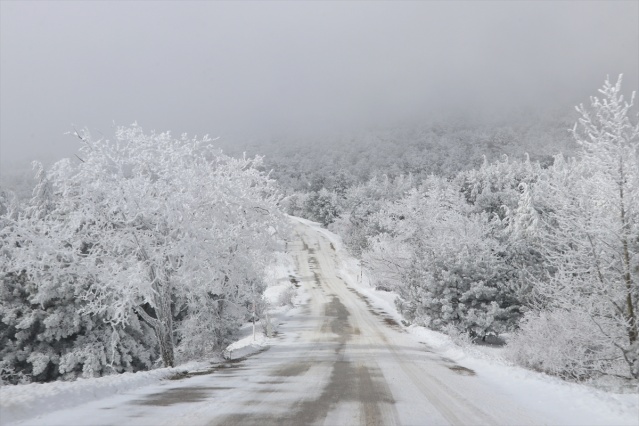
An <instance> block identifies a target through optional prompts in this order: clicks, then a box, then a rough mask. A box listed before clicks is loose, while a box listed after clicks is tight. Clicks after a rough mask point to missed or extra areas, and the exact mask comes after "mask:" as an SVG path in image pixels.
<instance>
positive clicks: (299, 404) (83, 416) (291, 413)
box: [21, 223, 554, 426]
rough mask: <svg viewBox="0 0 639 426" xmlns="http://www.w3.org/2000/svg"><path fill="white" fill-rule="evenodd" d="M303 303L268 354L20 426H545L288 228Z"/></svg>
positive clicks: (328, 250) (308, 231) (329, 253)
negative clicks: (439, 350) (401, 322)
mask: <svg viewBox="0 0 639 426" xmlns="http://www.w3.org/2000/svg"><path fill="white" fill-rule="evenodd" d="M296 233H297V236H298V239H297V240H296V241H295V242H293V243H289V251H290V252H292V253H293V255H294V257H295V260H296V267H297V272H298V274H299V277H301V280H300V281H301V282H300V285H301V286H302V287H304V289H305V291H304V293H305V294H308V295H309V296H310V298H309V300H308V302H307V303H305V304H304V305H303V306H302V309H300V311H299V313H298V314H297V315H294V316H291V317H290V318H289V320H288V321H287V323H286V324H283V325H282V326H281V328H280V334H279V338H278V342H277V344H275V345H273V346H272V347H271V348H270V349H269V350H268V351H266V352H263V353H261V354H259V355H256V356H254V357H251V358H248V359H245V360H240V361H237V362H233V363H229V364H228V365H226V366H225V368H219V369H217V370H215V371H214V372H213V373H211V374H205V375H197V376H193V377H190V378H185V379H182V380H175V381H164V382H162V384H161V385H157V386H153V387H147V388H142V389H139V390H137V391H134V392H129V393H127V394H123V395H117V396H114V397H110V398H106V399H102V400H98V401H95V402H92V403H89V404H85V405H83V406H80V407H77V408H74V409H68V410H60V411H58V412H56V413H51V415H49V416H43V417H39V418H34V419H31V420H29V421H25V422H23V423H21V424H33V425H36V424H37V425H46V424H64V425H89V424H91V425H115V424H117V425H189V426H191V425H304V424H326V425H357V424H364V425H392V424H420V425H439V424H442V425H443V424H455V425H457V424H470V425H478V424H491V425H493V424H509V425H510V424H517V425H524V424H552V423H554V422H553V421H552V419H548V418H544V417H543V416H542V414H541V413H531V412H529V411H528V410H527V409H526V408H525V407H522V406H519V405H518V403H517V402H516V401H514V400H513V399H511V398H510V397H509V396H508V395H506V394H505V393H504V392H503V391H502V392H500V391H499V390H495V389H494V388H491V387H490V386H489V385H487V384H486V383H487V382H486V381H484V380H481V377H480V376H478V375H476V374H475V372H474V371H473V370H471V369H469V368H466V367H464V366H463V365H458V364H456V363H454V362H453V361H452V360H449V359H446V358H443V357H441V356H439V355H437V354H436V353H434V352H433V351H431V350H430V349H429V347H428V346H427V345H425V344H423V343H419V342H417V341H416V340H415V338H414V337H411V336H410V335H409V334H407V333H405V332H404V331H403V329H402V327H400V326H398V324H397V323H396V322H395V320H393V319H392V318H391V317H390V316H389V315H387V314H386V313H385V312H383V311H381V310H380V309H379V308H375V307H374V306H373V305H372V304H371V303H370V301H369V300H368V299H366V298H365V297H364V296H362V295H360V294H359V293H357V292H356V291H355V290H354V289H353V288H352V287H350V286H349V285H347V283H346V282H345V279H344V278H342V277H340V273H339V269H340V267H339V266H340V265H339V262H340V261H341V260H340V259H339V258H338V256H337V254H336V253H337V252H336V251H335V249H334V246H333V244H332V243H331V242H330V241H329V240H328V239H327V238H326V237H325V236H323V235H322V234H321V233H319V232H318V231H317V230H316V229H315V228H313V227H310V226H308V225H305V224H302V223H300V224H298V225H296Z"/></svg>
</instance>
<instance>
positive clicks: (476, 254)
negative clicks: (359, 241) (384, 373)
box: [364, 177, 520, 338]
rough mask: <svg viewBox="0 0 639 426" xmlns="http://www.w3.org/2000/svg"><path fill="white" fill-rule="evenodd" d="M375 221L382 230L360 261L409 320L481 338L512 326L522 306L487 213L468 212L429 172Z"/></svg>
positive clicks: (453, 192) (451, 188) (456, 195)
mask: <svg viewBox="0 0 639 426" xmlns="http://www.w3.org/2000/svg"><path fill="white" fill-rule="evenodd" d="M376 219H377V222H378V223H379V224H380V228H381V229H383V230H384V231H383V232H381V233H380V234H378V235H376V236H375V237H371V245H370V248H369V250H368V251H366V252H365V253H364V261H365V263H366V264H367V265H368V267H369V268H370V269H372V270H373V271H374V273H373V274H371V275H372V276H373V277H375V280H374V284H375V285H376V286H378V287H387V288H390V289H393V290H395V291H397V292H398V294H399V296H400V298H399V299H398V300H397V304H398V308H399V310H400V312H402V313H403V315H404V316H405V317H406V318H407V319H408V320H410V321H413V322H416V323H420V324H424V325H426V326H429V327H431V328H433V329H436V330H442V329H444V328H446V326H448V325H453V326H455V327H457V328H458V329H459V330H462V331H463V332H467V333H469V334H470V335H471V336H477V337H482V338H484V337H485V336H487V335H491V334H497V333H502V332H505V331H507V330H510V329H512V328H513V327H514V326H515V325H516V323H517V320H518V319H519V305H520V303H519V302H518V300H517V298H516V294H515V292H514V291H513V289H512V288H511V286H510V281H509V278H510V275H509V274H508V268H507V265H506V264H505V263H504V262H503V261H502V260H501V257H502V256H501V254H502V253H503V251H504V248H503V247H502V246H501V244H500V242H499V241H498V240H497V239H496V238H494V237H493V236H492V234H493V232H494V225H493V224H492V221H491V218H490V216H489V215H488V214H487V213H485V212H480V213H472V212H471V206H469V205H468V204H467V203H466V202H465V201H464V199H463V194H461V193H460V192H459V191H458V190H456V189H455V187H454V186H452V185H450V184H449V183H448V182H446V181H445V180H443V179H440V178H434V177H433V178H431V179H429V180H428V181H426V182H425V184H424V185H423V186H422V187H420V188H419V189H418V190H413V191H411V193H410V194H409V195H408V196H407V197H406V198H404V199H402V200H400V201H398V202H395V203H392V204H390V205H388V206H387V207H386V208H384V209H382V210H381V211H380V212H378V213H377V214H376Z"/></svg>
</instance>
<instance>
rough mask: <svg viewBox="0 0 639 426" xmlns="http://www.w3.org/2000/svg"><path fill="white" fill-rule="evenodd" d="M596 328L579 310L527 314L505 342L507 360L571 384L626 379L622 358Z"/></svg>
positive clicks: (588, 317)
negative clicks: (603, 378) (602, 378)
mask: <svg viewBox="0 0 639 426" xmlns="http://www.w3.org/2000/svg"><path fill="white" fill-rule="evenodd" d="M610 325H611V324H604V325H603V326H604V327H608V326H610ZM599 326H600V325H598V324H596V323H595V322H594V321H593V320H592V318H591V317H590V316H589V315H588V314H587V313H585V312H582V311H578V310H573V311H567V310H560V309H557V310H552V311H542V312H528V313H526V315H525V316H524V318H523V320H522V321H521V322H520V327H519V331H517V332H516V333H514V334H513V336H512V337H511V339H510V340H509V341H508V344H507V346H506V354H507V355H506V356H507V357H508V358H509V359H511V360H512V361H513V362H515V363H517V364H519V365H522V366H524V367H527V368H530V369H533V370H536V371H541V372H544V373H547V374H552V375H555V376H559V377H562V378H565V379H571V380H585V379H592V378H596V377H598V376H601V375H604V374H616V375H622V376H627V365H626V363H625V361H624V359H623V357H622V356H621V354H620V353H619V352H618V351H617V350H615V348H614V347H611V346H610V345H609V344H608V341H607V339H606V338H603V337H602V335H601V333H600V329H599ZM611 331H612V329H611Z"/></svg>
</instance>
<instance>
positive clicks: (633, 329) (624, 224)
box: [619, 158, 638, 345]
mask: <svg viewBox="0 0 639 426" xmlns="http://www.w3.org/2000/svg"><path fill="white" fill-rule="evenodd" d="M619 174H620V179H619V198H620V207H621V209H620V216H621V244H622V247H623V269H624V271H623V280H624V283H625V285H626V309H627V310H628V313H627V318H626V320H627V321H628V340H629V341H630V345H632V344H633V343H635V342H636V341H637V337H638V336H637V334H638V333H637V317H636V314H635V309H634V303H633V300H632V290H633V286H632V277H631V274H630V252H629V250H628V230H629V228H630V226H629V225H630V224H629V223H628V218H627V217H626V208H625V207H626V206H625V199H624V196H625V194H624V187H623V186H624V180H625V179H624V178H625V175H624V167H623V159H622V158H620V159H619Z"/></svg>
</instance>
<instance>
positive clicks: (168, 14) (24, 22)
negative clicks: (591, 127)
mask: <svg viewBox="0 0 639 426" xmlns="http://www.w3.org/2000/svg"><path fill="white" fill-rule="evenodd" d="M0 8H1V9H0V20H1V22H0V43H1V44H0V59H1V60H0V66H1V68H0V108H1V109H0V165H2V166H3V167H7V165H8V164H11V163H15V162H18V161H21V160H23V159H24V158H38V157H43V156H44V157H51V156H55V157H62V156H67V155H70V154H71V153H72V152H74V150H75V148H77V146H78V143H77V141H76V140H74V139H73V138H71V137H70V136H68V135H67V136H65V135H64V134H63V133H64V132H66V131H69V130H70V129H71V125H72V124H74V125H76V126H78V127H84V126H88V127H89V128H90V129H93V130H100V131H102V132H104V133H105V134H107V135H109V134H112V133H111V129H110V127H111V125H112V123H113V122H114V121H115V123H116V124H118V125H123V124H129V123H131V122H133V121H135V120H137V121H138V122H139V124H140V125H142V126H143V127H144V128H145V129H147V130H152V129H156V130H171V131H172V132H173V133H174V134H176V135H177V134H180V133H182V132H188V133H189V134H198V135H203V134H205V133H208V134H211V135H212V136H218V135H220V136H223V137H230V138H236V139H237V138H256V137H268V136H269V135H271V134H273V133H282V132H287V131H297V132H302V133H303V132H314V131H318V130H320V129H328V128H348V127H349V126H362V125H366V124H369V123H385V122H387V121H392V120H396V119H401V118H404V117H411V118H414V117H427V116H428V115H429V114H430V113H432V112H433V111H457V110H461V109H464V108H470V109H473V108H479V109H487V110H496V111H505V110H509V109H511V108H513V107H533V108H536V107H540V106H541V105H549V106H551V107H553V108H555V107H558V108H563V107H564V106H565V107H566V108H571V106H572V105H574V104H576V103H579V102H584V101H586V100H587V97H588V96H589V95H591V94H595V92H596V89H597V88H598V87H600V86H601V84H602V82H603V79H604V78H605V76H606V75H607V74H610V75H611V76H616V75H617V74H619V73H621V72H623V73H624V75H625V87H626V88H627V89H629V90H630V89H632V90H635V89H637V88H639V82H638V80H639V77H638V75H639V73H638V67H639V1H636V0H635V1H625V2H622V1H600V2H598V1H562V2H554V1H552V2H551V1H548V2H544V1H531V2H525V1H515V2H506V1H500V2H489V1H476V2H465V1H451V2H434V1H430V2H348V3H346V2H257V3H252V2H236V3H225V2H204V1H199V2H166V1H165V2H152V1H143V2H120V1H109V2H97V1H87V2H79V1H78V2H75V1H74V2H59V1H52V0H48V1H32V2H28V1H21V2H13V1H4V0H3V1H2V2H1V3H0Z"/></svg>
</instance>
